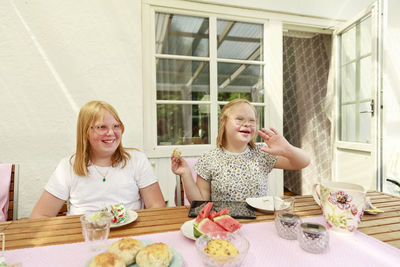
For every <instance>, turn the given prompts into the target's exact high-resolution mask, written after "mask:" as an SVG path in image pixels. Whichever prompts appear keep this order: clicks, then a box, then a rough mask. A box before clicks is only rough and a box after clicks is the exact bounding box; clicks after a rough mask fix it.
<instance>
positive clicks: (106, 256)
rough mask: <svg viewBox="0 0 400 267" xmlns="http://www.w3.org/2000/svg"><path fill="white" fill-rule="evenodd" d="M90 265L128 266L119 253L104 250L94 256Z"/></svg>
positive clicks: (96, 266)
mask: <svg viewBox="0 0 400 267" xmlns="http://www.w3.org/2000/svg"><path fill="white" fill-rule="evenodd" d="M88 267H126V264H125V263H124V261H123V260H122V259H121V258H120V257H118V255H115V254H114V253H109V252H104V253H100V254H99V255H97V256H96V257H94V258H93V259H92V260H91V261H90V262H89V264H88Z"/></svg>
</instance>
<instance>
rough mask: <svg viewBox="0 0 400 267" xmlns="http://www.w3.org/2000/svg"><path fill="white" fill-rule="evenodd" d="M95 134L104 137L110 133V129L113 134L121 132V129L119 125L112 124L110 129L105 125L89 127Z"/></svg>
mask: <svg viewBox="0 0 400 267" xmlns="http://www.w3.org/2000/svg"><path fill="white" fill-rule="evenodd" d="M91 128H92V129H93V130H94V131H95V132H96V133H97V134H100V135H104V134H106V133H108V132H109V131H110V129H112V130H113V132H121V131H122V127H121V124H118V123H116V124H113V125H112V126H111V127H108V126H106V125H103V124H102V125H95V126H92V127H91Z"/></svg>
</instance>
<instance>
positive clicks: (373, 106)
mask: <svg viewBox="0 0 400 267" xmlns="http://www.w3.org/2000/svg"><path fill="white" fill-rule="evenodd" d="M369 105H370V106H371V110H364V111H360V113H371V115H372V116H373V115H374V110H375V104H374V100H373V99H372V100H371V103H370V104H369Z"/></svg>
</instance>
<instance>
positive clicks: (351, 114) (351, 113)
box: [341, 105, 357, 142]
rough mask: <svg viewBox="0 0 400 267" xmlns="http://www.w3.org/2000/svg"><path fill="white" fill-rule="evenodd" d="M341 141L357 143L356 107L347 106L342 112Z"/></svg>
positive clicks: (343, 107)
mask: <svg viewBox="0 0 400 267" xmlns="http://www.w3.org/2000/svg"><path fill="white" fill-rule="evenodd" d="M341 111H342V112H341V140H342V141H349V142H355V141H357V140H356V115H355V111H356V106H355V105H345V106H342V110H341Z"/></svg>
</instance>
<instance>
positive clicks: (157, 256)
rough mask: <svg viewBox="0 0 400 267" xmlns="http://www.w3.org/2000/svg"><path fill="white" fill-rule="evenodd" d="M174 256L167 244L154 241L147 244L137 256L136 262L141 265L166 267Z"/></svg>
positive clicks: (145, 266)
mask: <svg viewBox="0 0 400 267" xmlns="http://www.w3.org/2000/svg"><path fill="white" fill-rule="evenodd" d="M172 258H173V254H172V252H171V249H170V248H169V246H168V245H167V244H164V243H154V244H150V245H147V246H146V247H145V248H143V249H142V250H141V251H139V253H138V254H137V256H136V264H137V265H138V266H139V267H164V266H165V267H166V266H169V264H170V263H171V261H172Z"/></svg>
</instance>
